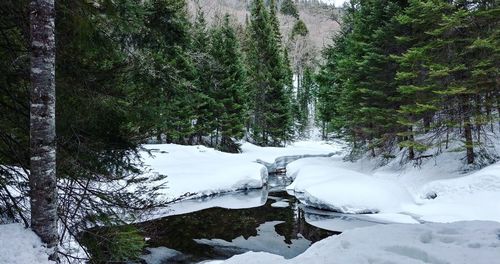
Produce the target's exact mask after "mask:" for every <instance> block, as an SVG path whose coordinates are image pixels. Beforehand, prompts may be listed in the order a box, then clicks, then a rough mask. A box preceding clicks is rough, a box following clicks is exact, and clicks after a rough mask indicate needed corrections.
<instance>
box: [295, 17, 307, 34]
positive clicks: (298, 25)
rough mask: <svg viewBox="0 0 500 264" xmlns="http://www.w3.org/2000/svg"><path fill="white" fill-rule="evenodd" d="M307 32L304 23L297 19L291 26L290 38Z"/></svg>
mask: <svg viewBox="0 0 500 264" xmlns="http://www.w3.org/2000/svg"><path fill="white" fill-rule="evenodd" d="M307 34H309V30H308V29H307V26H306V23H304V21H302V20H301V19H299V20H297V22H295V24H294V25H293V28H292V38H295V37H296V36H302V37H305V36H306V35H307Z"/></svg>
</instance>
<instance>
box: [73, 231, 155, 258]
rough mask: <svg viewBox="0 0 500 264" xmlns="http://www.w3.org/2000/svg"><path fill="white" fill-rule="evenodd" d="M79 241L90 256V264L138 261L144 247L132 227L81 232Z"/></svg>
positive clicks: (141, 239) (139, 236)
mask: <svg viewBox="0 0 500 264" xmlns="http://www.w3.org/2000/svg"><path fill="white" fill-rule="evenodd" d="M81 240H82V244H83V245H84V246H85V247H86V248H87V250H88V251H89V252H90V253H91V254H92V258H91V260H90V263H95V264H99V263H110V262H126V261H134V260H138V259H139V256H140V255H141V254H142V250H143V249H144V247H145V246H146V243H145V240H144V237H143V236H142V235H141V234H140V233H139V230H138V229H137V228H136V227H134V226H133V225H124V226H113V227H106V228H94V229H90V230H87V231H85V232H83V234H82V238H81Z"/></svg>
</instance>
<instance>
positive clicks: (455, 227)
mask: <svg viewBox="0 0 500 264" xmlns="http://www.w3.org/2000/svg"><path fill="white" fill-rule="evenodd" d="M146 147H147V148H149V149H154V148H155V149H159V151H155V152H154V155H155V157H154V158H148V159H146V164H148V165H149V166H151V168H152V169H153V171H157V172H159V173H162V174H166V175H168V176H169V177H168V186H169V189H168V190H166V192H165V195H166V196H168V197H178V196H180V195H182V194H184V193H186V192H190V193H196V194H197V195H198V197H203V196H204V195H207V194H214V193H221V192H227V191H234V190H240V189H246V188H259V187H261V186H263V184H265V183H266V181H267V169H266V167H265V166H263V165H261V164H258V163H256V161H258V160H261V161H265V162H267V163H273V162H274V163H276V162H275V160H276V159H277V158H279V157H283V156H294V155H304V154H311V155H328V154H331V153H336V155H333V156H331V157H310V158H301V159H299V160H296V161H293V162H291V163H289V164H288V165H287V176H288V177H290V178H291V179H293V182H292V184H291V185H289V186H288V187H287V191H288V192H289V193H291V194H293V195H295V196H296V197H297V198H298V199H299V200H300V201H301V202H302V203H303V204H305V205H307V206H308V207H306V210H305V215H306V220H307V221H308V222H309V223H310V224H312V225H315V226H318V227H321V228H324V229H329V230H334V231H343V232H344V233H343V234H342V235H340V236H334V237H331V238H328V239H325V240H323V241H321V242H318V243H316V244H315V245H313V246H312V247H311V248H310V249H308V250H307V251H306V252H305V253H303V254H301V255H299V256H297V257H295V258H293V259H291V260H285V259H284V258H283V257H282V256H279V255H273V254H271V253H264V252H260V253H245V254H243V255H238V256H235V257H233V258H231V259H230V260H228V261H226V262H224V263H270V262H276V263H437V264H440V263H491V260H492V259H498V258H499V257H500V223H498V222H500V203H498V201H500V162H499V163H496V164H493V165H490V166H488V167H486V168H483V169H482V170H479V171H475V172H471V173H463V172H462V171H461V168H463V166H462V165H461V161H460V158H461V157H460V156H459V155H461V154H458V153H453V152H450V153H444V154H442V155H440V156H438V157H437V158H434V159H430V160H427V161H425V162H424V163H423V164H422V165H421V166H420V167H414V166H412V164H407V165H403V166H402V165H400V164H399V161H398V160H397V159H395V160H394V161H393V162H392V163H389V164H387V165H386V166H383V167H379V166H377V164H375V162H374V161H373V160H369V159H361V160H359V161H357V162H355V163H351V162H345V161H344V160H343V159H342V155H341V154H338V151H340V150H342V144H326V143H324V142H320V141H313V142H299V143H296V144H294V145H291V146H288V147H286V148H261V147H257V146H254V145H251V144H248V143H245V144H244V145H243V146H242V150H243V153H241V154H226V153H221V152H218V151H215V150H213V149H209V148H205V147H200V146H189V147H185V146H177V145H150V146H146ZM278 160H280V159H278ZM193 164H194V165H193ZM253 195H254V196H255V197H253V196H252V198H250V200H252V201H253V200H255V201H254V202H252V203H250V204H251V205H250V206H259V205H260V204H262V203H263V201H265V198H264V197H265V196H266V195H267V194H265V195H264V194H261V195H260V196H259V194H257V195H255V194H253ZM218 199H221V200H218ZM224 199H226V198H216V199H215V200H212V199H211V200H210V202H208V203H209V204H210V205H209V207H212V206H221V207H231V206H233V205H234V206H235V207H239V206H241V205H239V203H238V202H237V200H238V198H236V201H235V200H234V198H229V199H233V200H231V201H229V202H228V201H225V200H224ZM187 203H189V205H188V206H185V205H186V204H187ZM243 203H244V204H245V202H243ZM183 204H184V205H179V206H178V207H177V208H176V207H175V204H174V210H173V211H174V213H173V214H178V213H184V212H188V211H192V210H196V208H198V207H199V208H206V207H207V205H206V203H204V202H202V201H200V200H188V201H184V202H183ZM247 206H248V204H247ZM273 206H277V207H279V206H287V204H286V203H284V202H276V203H275V204H273ZM193 208H194V209H193ZM314 208H317V209H326V210H327V211H318V212H323V213H324V214H325V215H326V216H325V217H324V218H323V217H321V213H319V214H318V213H311V214H308V211H314V210H315V209H314ZM176 210H177V211H176ZM333 211H336V212H340V213H334V212H333ZM346 213H347V214H346ZM366 213H369V214H366ZM335 214H337V216H336V215H335ZM332 215H333V217H332ZM473 220H481V221H473ZM457 221H469V222H457ZM482 221H495V222H482ZM430 222H441V223H449V224H437V223H430ZM377 223H392V224H387V225H382V226H381V225H378V224H377ZM394 223H402V224H394ZM419 223H421V224H419ZM204 242H206V243H212V244H213V243H222V242H221V241H204ZM233 242H234V243H236V242H238V243H239V242H241V243H247V244H248V245H247V244H245V245H246V246H247V247H248V249H249V250H256V251H260V250H263V249H260V248H258V247H255V246H254V245H251V241H236V242H235V241H233ZM227 243H232V242H227ZM221 245H222V244H221ZM224 245H225V246H230V245H229V244H227V245H226V244H224ZM224 245H223V246H224ZM275 253H279V251H276V252H275ZM280 255H283V254H280Z"/></svg>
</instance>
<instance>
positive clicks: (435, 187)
mask: <svg viewBox="0 0 500 264" xmlns="http://www.w3.org/2000/svg"><path fill="white" fill-rule="evenodd" d="M419 194H420V196H421V197H423V198H425V197H435V199H432V200H429V199H426V200H422V202H421V204H420V205H419V206H410V207H409V208H407V209H406V210H408V211H411V212H413V213H415V214H418V215H422V217H421V219H422V220H425V221H432V222H453V221H459V220H491V221H498V222H500V162H498V163H496V164H493V165H490V166H488V167H486V168H484V169H482V170H479V171H477V172H475V173H472V174H470V175H467V176H462V177H458V178H454V179H445V180H437V181H431V182H429V183H428V184H426V185H424V186H423V187H422V188H421V190H420V191H419Z"/></svg>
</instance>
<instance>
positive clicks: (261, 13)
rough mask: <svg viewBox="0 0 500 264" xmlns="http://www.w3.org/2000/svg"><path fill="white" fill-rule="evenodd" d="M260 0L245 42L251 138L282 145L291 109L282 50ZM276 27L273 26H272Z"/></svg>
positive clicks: (262, 143)
mask: <svg viewBox="0 0 500 264" xmlns="http://www.w3.org/2000/svg"><path fill="white" fill-rule="evenodd" d="M274 19H277V18H271V17H270V15H269V12H268V10H267V9H266V7H265V6H264V2H263V0H255V1H254V2H253V5H252V10H251V17H250V29H249V39H248V42H249V43H248V44H247V45H248V47H249V48H248V52H247V59H248V62H247V64H248V66H249V78H250V79H249V80H250V88H251V98H252V101H253V105H252V114H253V121H252V130H253V138H254V140H255V141H256V143H258V144H260V145H281V144H283V143H284V142H285V141H286V140H287V139H289V138H290V131H291V111H290V110H291V109H290V98H289V96H287V93H286V86H285V78H284V73H285V72H284V67H283V65H284V64H283V57H282V51H281V49H280V45H279V42H278V41H277V37H276V36H277V32H276V30H275V29H274V28H273V23H272V21H273V20H274ZM275 26H276V24H274V27H275Z"/></svg>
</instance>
